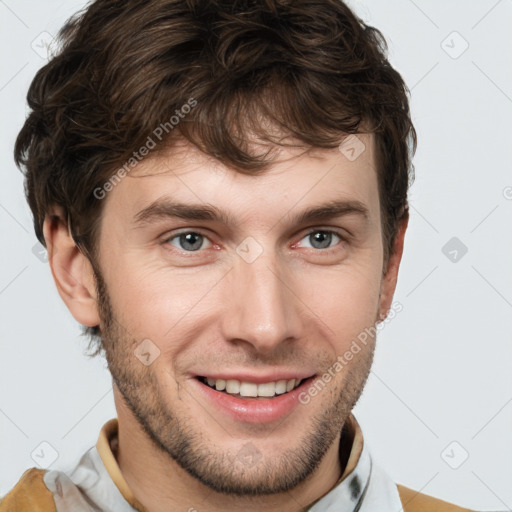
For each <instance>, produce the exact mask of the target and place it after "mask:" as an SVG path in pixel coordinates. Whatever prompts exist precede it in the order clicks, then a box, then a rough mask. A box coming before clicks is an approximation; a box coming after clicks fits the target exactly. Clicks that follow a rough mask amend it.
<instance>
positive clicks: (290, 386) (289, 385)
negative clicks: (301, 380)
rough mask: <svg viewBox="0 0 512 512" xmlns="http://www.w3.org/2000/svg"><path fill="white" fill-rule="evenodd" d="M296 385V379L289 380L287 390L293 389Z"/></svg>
mask: <svg viewBox="0 0 512 512" xmlns="http://www.w3.org/2000/svg"><path fill="white" fill-rule="evenodd" d="M294 387H295V379H292V380H289V381H288V382H287V383H286V391H291V390H292V389H293V388H294Z"/></svg>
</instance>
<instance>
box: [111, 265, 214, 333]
mask: <svg viewBox="0 0 512 512" xmlns="http://www.w3.org/2000/svg"><path fill="white" fill-rule="evenodd" d="M222 275H223V272H221V271H220V269H217V271H211V272H205V270H204V268H203V269H200V268H197V269H196V270H193V269H187V270H185V271H183V270H178V269H175V268H174V269H171V268H170V267H168V266H163V265H148V266H143V265H140V264H138V263H136V262H130V261H129V259H126V260H123V261H118V262H117V265H116V266H115V268H113V269H112V271H111V273H110V275H109V285H108V286H109V294H110V298H111V302H112V307H113V309H114V313H115V314H116V317H117V320H118V321H119V322H120V323H122V324H123V326H125V327H126V328H127V329H129V330H130V332H131V333H132V336H134V337H136V338H141V339H144V338H149V339H155V340H162V339H164V338H165V337H168V336H170V335H171V333H172V332H173V331H174V332H176V331H177V330H179V329H181V328H182V326H184V325H185V324H187V325H190V322H191V319H192V317H194V318H196V317H197V315H199V314H201V313H202V314H204V313H205V312H204V309H203V308H204V306H205V304H207V303H208V300H205V299H207V298H208V294H209V292H210V290H212V289H213V288H214V287H215V285H216V284H217V283H218V282H219V280H220V279H221V278H222Z"/></svg>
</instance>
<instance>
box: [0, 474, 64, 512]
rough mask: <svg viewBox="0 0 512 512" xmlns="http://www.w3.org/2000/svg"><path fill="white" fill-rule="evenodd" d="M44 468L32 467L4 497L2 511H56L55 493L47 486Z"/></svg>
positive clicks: (1, 505) (0, 508)
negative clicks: (44, 478)
mask: <svg viewBox="0 0 512 512" xmlns="http://www.w3.org/2000/svg"><path fill="white" fill-rule="evenodd" d="M45 472H46V471H45V470H44V469H37V468H30V469H27V470H26V471H25V473H23V475H22V476H21V478H20V479H19V481H18V483H17V484H16V485H15V486H14V487H13V488H12V489H11V490H10V491H9V492H8V493H7V494H6V495H5V496H4V497H2V498H0V512H56V508H55V501H54V500H53V493H52V492H51V491H50V490H49V489H48V488H47V487H46V485H45V483H44V481H43V477H44V474H45Z"/></svg>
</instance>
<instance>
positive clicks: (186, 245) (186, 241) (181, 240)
mask: <svg viewBox="0 0 512 512" xmlns="http://www.w3.org/2000/svg"><path fill="white" fill-rule="evenodd" d="M167 242H169V243H170V244H171V245H173V246H174V247H178V249H182V250H184V251H187V252H193V251H198V250H199V249H204V247H203V244H204V242H208V243H209V240H208V239H207V238H206V237H205V236H203V235H201V234H199V233H196V232H194V231H188V232H186V233H180V234H179V235H175V236H173V237H171V238H169V239H168V240H167ZM175 242H176V243H175Z"/></svg>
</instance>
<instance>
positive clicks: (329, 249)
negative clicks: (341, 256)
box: [163, 228, 347, 254]
mask: <svg viewBox="0 0 512 512" xmlns="http://www.w3.org/2000/svg"><path fill="white" fill-rule="evenodd" d="M315 233H324V234H330V235H334V236H336V237H338V238H339V241H338V243H336V244H334V245H332V246H330V247H326V248H325V249H316V248H314V247H306V249H312V250H314V251H315V252H322V253H329V252H332V250H333V249H335V248H336V246H337V245H339V244H340V243H343V242H346V241H347V239H346V237H345V236H343V235H342V234H341V233H340V232H338V231H335V230H332V229H318V228H317V229H313V230H311V231H309V232H308V233H306V234H305V235H304V236H303V237H302V238H301V239H300V240H299V242H300V241H302V240H304V238H307V237H309V236H311V235H313V234H315ZM188 234H195V235H200V236H202V237H203V238H204V239H206V240H208V241H209V242H210V243H211V244H212V245H215V244H213V242H212V241H211V240H210V239H209V238H208V236H206V235H204V234H203V233H201V232H200V231H194V230H189V231H182V232H181V233H176V234H174V235H172V236H170V237H167V238H165V239H164V241H163V244H164V245H171V243H170V242H171V241H172V240H175V239H179V237H180V236H183V235H188ZM293 245H294V246H295V245H296V244H295V243H294V244H293ZM169 250H171V251H173V250H176V251H178V252H181V253H187V254H194V253H200V252H202V249H198V250H196V251H187V250H185V249H180V248H177V247H174V246H173V249H169Z"/></svg>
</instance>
